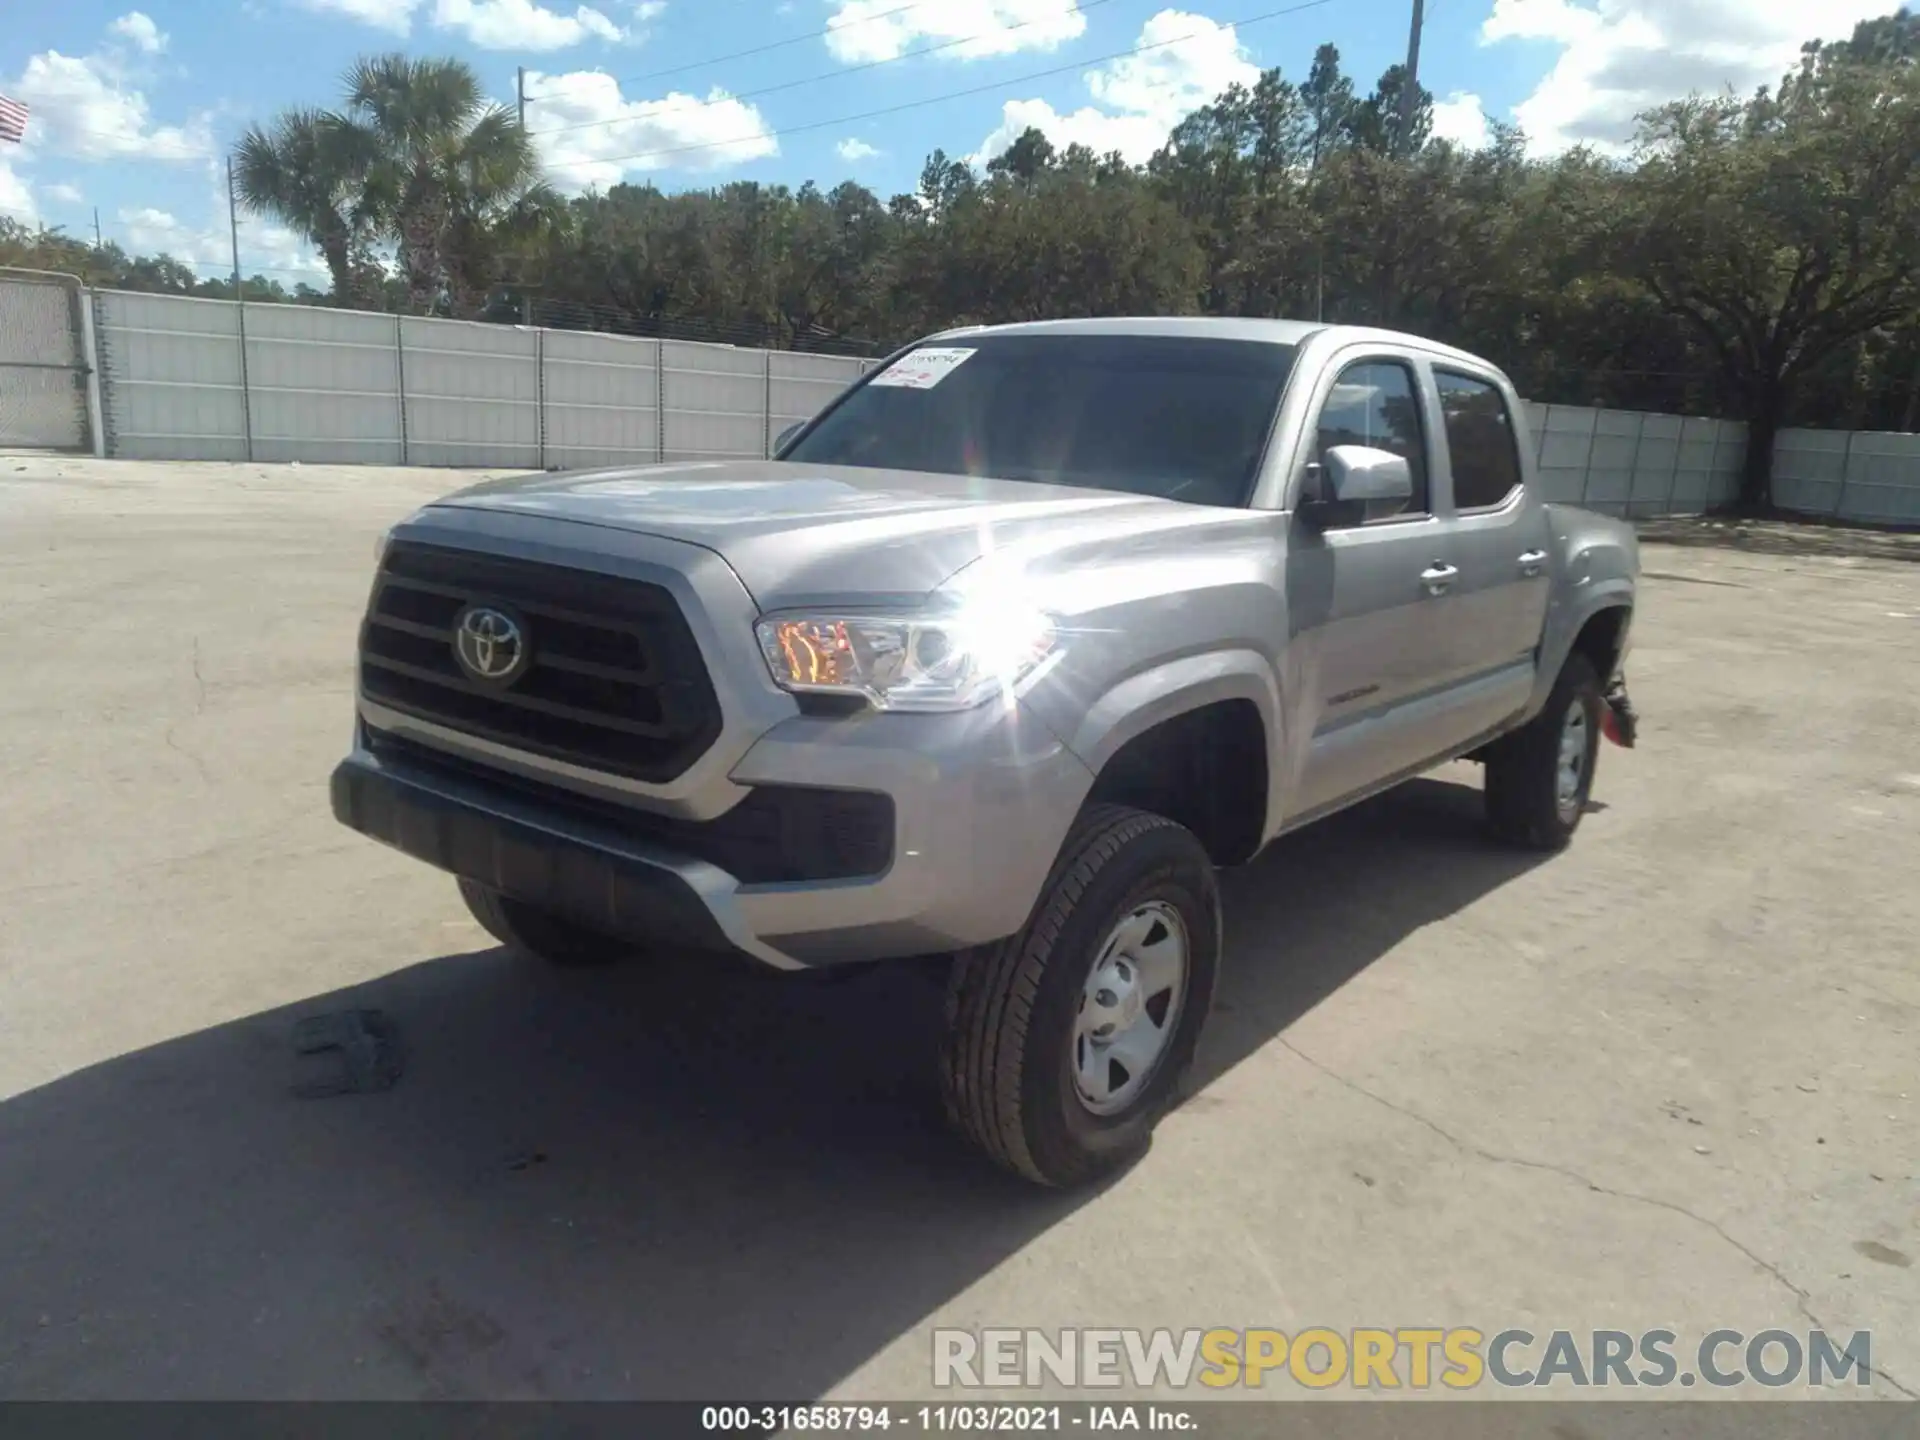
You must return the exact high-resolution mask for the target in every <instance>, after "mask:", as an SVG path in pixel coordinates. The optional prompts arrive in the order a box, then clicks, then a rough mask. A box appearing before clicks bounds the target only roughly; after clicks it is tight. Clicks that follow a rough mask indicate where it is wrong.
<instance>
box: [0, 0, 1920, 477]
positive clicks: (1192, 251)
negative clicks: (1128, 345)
mask: <svg viewBox="0 0 1920 1440" xmlns="http://www.w3.org/2000/svg"><path fill="white" fill-rule="evenodd" d="M1404 83H1405V75H1404V72H1403V70H1402V69H1401V67H1399V66H1395V67H1393V68H1391V69H1389V70H1388V71H1387V72H1386V73H1385V74H1384V75H1383V76H1382V77H1381V78H1380V80H1379V81H1378V82H1377V83H1376V85H1375V86H1374V87H1373V88H1372V90H1371V91H1369V92H1366V93H1364V94H1363V93H1361V92H1360V91H1359V90H1358V89H1357V88H1356V86H1355V84H1354V82H1353V81H1352V80H1351V79H1350V78H1349V77H1348V76H1346V75H1345V74H1344V73H1343V71H1342V68H1341V63H1340V56H1339V52H1338V50H1337V49H1335V47H1333V46H1331V45H1326V46H1322V47H1321V48H1320V49H1319V51H1318V52H1317V53H1316V55H1315V56H1314V60H1313V63H1312V66H1311V68H1310V70H1309V72H1308V73H1307V75H1306V76H1305V77H1304V78H1302V79H1300V80H1298V81H1295V80H1292V79H1289V78H1288V77H1287V76H1285V75H1284V74H1283V73H1282V72H1281V71H1280V70H1279V69H1273V70H1269V71H1267V72H1266V73H1264V74H1263V75H1261V76H1260V77H1259V79H1258V81H1257V82H1256V83H1255V84H1253V85H1251V86H1234V87H1232V88H1230V89H1229V90H1227V91H1226V92H1225V93H1223V94H1221V95H1220V96H1218V97H1217V98H1216V99H1215V100H1214V101H1213V102H1212V103H1211V104H1208V105H1206V106H1203V107H1202V108H1200V109H1199V110H1197V111H1195V112H1194V113H1193V114H1192V115H1190V116H1188V117H1187V118H1186V119H1185V120H1183V121H1181V122H1180V124H1179V125H1178V126H1176V127H1175V129H1174V130H1173V132H1172V133H1171V134H1170V135H1169V136H1168V138H1167V141H1166V143H1165V145H1164V146H1163V147H1162V148H1161V149H1160V150H1159V152H1158V153H1156V154H1155V155H1154V156H1153V157H1152V158H1151V159H1150V160H1149V161H1148V162H1147V163H1145V164H1144V165H1133V164H1129V163H1127V162H1126V161H1125V160H1124V159H1123V158H1122V157H1121V156H1119V155H1118V154H1107V155H1098V154H1095V153H1093V152H1091V151H1090V150H1087V149H1085V148H1084V147H1080V146H1070V147H1067V148H1065V149H1058V148H1056V147H1055V146H1054V145H1053V144H1052V143H1051V142H1050V141H1049V140H1048V139H1047V138H1046V136H1044V135H1043V134H1041V133H1040V132H1039V131H1037V130H1029V131H1028V132H1027V133H1025V134H1023V135H1021V136H1020V137H1019V138H1018V139H1016V140H1015V141H1014V142H1013V144H1012V145H1011V146H1009V147H1008V148H1007V150H1006V151H1005V152H1004V153H1002V154H1000V155H998V156H996V157H994V158H993V159H991V160H990V161H989V162H988V163H987V164H986V165H985V166H984V167H981V168H978V169H976V168H975V167H973V166H971V165H969V164H968V163H967V162H965V161H964V160H959V159H955V158H953V157H951V156H948V155H946V154H944V153H942V152H938V151H936V152H935V153H934V154H933V155H932V156H930V157H929V158H928V159H927V161H926V164H925V166H924V168H923V170H922V172H921V175H920V180H919V184H918V186H917V188H916V189H915V190H914V191H913V192H912V193H908V194H900V195H894V196H892V197H890V198H887V199H882V198H881V197H880V196H878V195H876V194H875V193H874V192H873V191H871V190H869V189H868V188H866V187H864V186H861V185H858V184H855V183H852V182H847V183H843V184H840V185H836V186H834V187H833V188H831V189H825V190H823V189H821V188H820V187H818V186H816V185H813V184H811V183H809V184H806V185H802V186H799V187H798V188H791V187H787V186H780V185H763V184H758V183H754V182H739V183H735V184H729V185H724V186H721V187H719V188H716V189H712V190H704V191H684V192H678V193H673V194H668V193H665V192H663V191H661V190H658V189H656V188H654V187H652V186H650V185H617V186H615V187H613V188H612V189H610V190H608V191H606V192H604V193H600V192H590V193H588V194H586V195H582V196H579V197H576V198H573V199H571V200H563V199H562V198H561V197H560V196H558V195H557V194H556V193H555V192H554V190H553V189H552V187H551V186H549V185H548V184H547V183H546V182H545V180H544V179H543V177H542V176H541V173H540V167H539V164H538V160H537V156H536V154H535V152H534V149H533V147H532V145H531V143H530V141H529V139H528V137H527V136H526V134H525V132H524V131H522V130H521V128H520V127H519V125H518V123H517V122H516V121H515V120H514V119H513V118H512V117H511V115H510V114H509V113H508V112H506V111H503V110H502V109H500V108H499V107H497V106H494V105H491V104H490V103H488V102H487V101H486V100H485V99H484V96H483V94H482V91H481V88H480V86H479V83H478V81H477V80H476V79H475V77H474V76H473V75H472V72H471V71H469V70H467V68H466V67H465V66H464V65H462V64H460V63H459V62H456V61H433V60H427V61H421V60H410V59H407V58H406V57H402V56H386V57H375V58H372V59H368V60H364V61H362V62H361V63H360V64H359V65H358V66H356V67H355V69H354V71H353V72H352V73H351V74H350V75H349V76H348V78H347V85H346V97H345V104H344V105H343V106H342V107H341V109H340V110H338V111H313V110H296V111H290V112H288V113H287V114H285V115H283V116H281V117H280V118H279V119H278V120H276V121H275V122H274V123H273V124H272V125H270V126H267V127H261V128H256V129H255V130H253V131H251V132H249V133H248V135H247V136H246V137H245V138H244V139H243V141H242V143H241V145H240V147H239V150H238V152H237V153H236V174H237V176H238V179H239V183H240V190H241V195H242V197H243V200H244V202H245V203H246V204H247V205H248V206H249V207H250V208H251V209H253V210H255V211H256V212H259V213H263V214H270V215H272V216H275V217H277V218H278V219H280V220H281V221H282V222H283V223H285V224H287V225H289V226H291V227H292V228H295V229H296V230H298V231H299V232H300V233H302V234H304V235H306V236H307V237H309V239H310V240H311V241H312V243H313V244H314V245H315V247H316V249H317V250H318V251H319V252H320V254H321V255H322V256H323V258H324V259H325V261H326V264H327V266H328V270H329V272H330V275H331V278H332V284H331V289H330V291H329V292H327V293H326V294H325V295H322V294H320V293H319V292H316V291H312V290H310V289H309V288H308V287H300V290H299V291H296V292H295V293H294V294H291V295H289V294H287V293H286V292H284V291H281V290H279V287H278V286H277V285H274V284H271V283H270V282H266V281H264V280H259V279H256V281H253V282H249V286H248V292H247V296H248V298H249V299H253V298H271V299H281V298H287V299H296V300H304V301H307V302H309V303H337V304H347V305H353V306H358V307H362V308H375V309H392V310H403V311H408V312H411V313H432V314H445V315H456V316H466V317H471V318H484V319H497V320H509V321H511V320H534V321H536V322H538V323H543V324H553V325H567V326H574V327H580V328H594V329H602V330H609V331H615V332H621V333H630V334H669V335H688V336H693V337H696V338H700V337H710V338H725V339H730V340H735V341H737V342H738V343H750V344H770V345H775V346H781V347H796V348H839V349H863V350H867V351H870V352H876V353H877V352H880V351H884V350H886V349H888V348H890V347H892V346H893V345H896V344H899V343H904V342H906V341H908V340H910V339H912V338H913V337H915V336H917V335H921V334H925V333H927V332H929V331H932V330H937V329H941V328H944V327H947V326H950V325H956V324H971V323H992V322H1000V321H1010V320H1025V319H1036V318H1042V317H1049V316H1083V315H1110V314H1163V313H1180V314H1186V313H1198V314H1218V315H1272V316H1291V317H1298V318H1306V319H1313V318H1323V319H1325V320H1327V321H1329V322H1342V323H1359V324H1374V325H1384V326H1388V327H1391V328H1394V329H1400V330H1407V331H1412V332H1415V333H1418V334H1424V335H1428V336H1432V337H1434V338H1436V339H1439V340H1444V341H1447V342H1449V343H1452V344H1456V345H1459V346H1461V347H1463V348H1465V349H1469V350H1472V351H1475V352H1477V353H1480V354H1484V355H1486V356H1488V357H1489V358H1491V359H1493V360H1494V361H1496V362H1497V363H1499V364H1500V365H1502V366H1503V367H1504V368H1506V369H1507V371H1508V372H1509V373H1510V374H1511V375H1512V376H1513V378H1514V381H1515V383H1516V385H1517V386H1518V387H1519V388H1520V390H1521V392H1522V393H1523V394H1525V395H1527V396H1528V397H1529V398H1531V399H1534V400H1542V401H1552V402H1561V403H1570V404H1583V405H1609V406H1619V407H1623V408H1633V409H1646V410H1658V411H1667V412H1677V413H1687V414H1708V415H1720V416H1726V417H1728V418H1736V419H1742V420H1745V421H1747V422H1748V424H1749V425H1750V427H1752V428H1751V432H1750V433H1751V441H1752V443H1751V444H1750V446H1749V467H1748V474H1747V476H1746V480H1745V484H1744V487H1743V494H1742V498H1743V501H1744V502H1745V503H1747V504H1749V505H1752V506H1764V505H1766V504H1767V503H1768V501H1769V498H1770V497H1769V486H1768V462H1769V460H1770V457H1771V452H1772V438H1773V435H1774V433H1775V432H1776V431H1777V429H1778V428H1780V427H1781V426H1784V425H1794V424H1811V425H1818V426H1830V427H1844V428H1853V429H1895V430H1909V431H1911V430H1915V429H1920V17H1917V16H1914V15H1912V14H1911V13H1909V12H1908V11H1905V10H1902V11H1901V12H1899V13H1898V14H1896V15H1891V16H1886V17H1883V18H1881V19H1878V20H1873V21H1869V22H1867V23H1865V24H1862V25H1861V26H1859V27H1858V28H1857V29H1856V30H1855V32H1854V33H1853V35H1852V36H1851V37H1850V38H1848V39H1846V40H1843V41H1839V42H1835V43H1828V44H1818V43H1810V44H1808V45H1807V46H1805V47H1804V48H1803V51H1802V55H1801V58H1800V62H1799V64H1798V65H1797V67H1796V68H1795V69H1794V70H1793V71H1792V72H1791V73H1789V74H1787V75H1786V76H1784V77H1783V78H1782V79H1781V80H1780V82H1779V83H1778V84H1776V85H1771V86H1766V87H1762V88H1761V89H1759V90H1758V91H1756V92H1755V93H1754V94H1752V95H1749V96H1744V97H1742V96H1736V95H1721V96H1700V95H1696V96H1692V97H1689V98H1687V99H1685V100H1680V101H1676V102H1674V103H1672V104H1669V105H1665V106H1662V107H1660V108H1658V109H1656V110H1653V111H1650V112H1648V113H1647V114H1646V115H1644V116H1642V117H1641V119H1640V122H1639V129H1638V134H1637V137H1636V140H1635V143H1634V145H1633V147H1632V149H1631V152H1630V154H1629V155H1628V156H1626V157H1625V158H1613V157H1609V156H1606V155H1603V154H1600V153H1597V152H1595V151H1593V150H1591V149H1576V150H1574V151H1571V152H1569V153H1566V154H1562V155H1558V156H1553V157H1548V158H1530V157H1529V156H1528V154H1527V152H1526V145H1525V142H1524V137H1523V136H1522V135H1521V134H1520V133H1519V132H1518V131H1517V130H1515V129H1513V128H1512V127H1508V126H1502V125H1499V124H1495V125H1493V126H1492V133H1491V137H1490V139H1489V141H1488V142H1487V143H1486V144H1484V145H1482V146H1480V147H1479V148H1473V149H1469V148H1466V147H1462V146H1460V145H1457V144H1453V143H1450V142H1448V141H1446V140H1442V139H1438V138H1435V137H1434V136H1433V134H1432V117H1433V100H1432V96H1431V95H1430V94H1429V93H1428V92H1426V91H1425V90H1424V89H1422V88H1419V87H1416V88H1415V93H1414V95H1413V97H1412V102H1411V104H1409V105H1407V106H1405V107H1403V106H1402V104H1401V97H1402V90H1403V87H1404ZM1403 116H1404V117H1407V120H1408V121H1409V122H1410V123H1406V124H1405V129H1404V133H1403ZM28 240H32V241H34V243H33V244H25V243H24V242H25V241H28ZM36 246H37V247H38V248H35V247H36ZM63 247H64V248H63ZM23 250H24V251H25V256H24V258H19V257H21V254H22V251H23ZM0 263H5V264H38V265H40V266H41V268H53V269H69V270H73V269H78V270H81V271H83V272H84V273H87V274H88V275H89V276H90V278H91V277H95V276H98V274H99V268H100V267H101V266H108V267H110V268H111V269H112V273H111V274H110V275H108V276H106V277H103V280H102V283H115V284H123V285H128V286H131V287H133V288H153V289H172V290H176V291H180V292H183V293H202V294H205V293H217V290H216V289H215V288H214V287H224V290H225V293H227V294H229V295H230V294H231V290H232V287H231V283H230V282H205V281H196V280H194V279H193V277H192V275H191V272H190V271H187V270H186V268H185V267H183V266H179V265H177V264H175V263H174V262H171V261H169V260H167V259H166V258H165V257H161V258H159V259H157V260H146V259H140V260H135V259H131V258H129V257H127V256H125V255H124V254H120V253H119V252H116V251H114V250H113V249H112V247H108V249H107V250H106V251H105V252H98V251H93V250H92V249H91V247H87V246H84V245H82V244H80V243H79V242H77V241H73V240H71V239H68V238H67V237H64V236H59V235H58V234H57V233H55V234H52V235H48V234H46V233H45V232H42V234H41V235H40V236H39V237H38V238H37V240H36V239H35V237H32V236H29V235H27V234H26V232H24V231H23V230H21V228H20V227H18V226H14V227H11V228H8V229H4V230H0ZM255 285H258V286H259V287H260V288H261V290H262V291H263V292H265V293H262V294H260V295H256V294H255V292H254V286H255ZM301 292H304V293H301Z"/></svg>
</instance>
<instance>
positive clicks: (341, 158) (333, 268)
mask: <svg viewBox="0 0 1920 1440" xmlns="http://www.w3.org/2000/svg"><path fill="white" fill-rule="evenodd" d="M371 159H372V156H371V154H370V153H369V152H368V150H367V147H366V146H365V145H364V144H363V143H362V137H361V136H360V135H358V134H357V133H356V132H355V131H353V130H352V129H351V128H350V127H348V126H347V125H345V124H344V123H343V122H342V121H341V119H340V117H339V116H337V115H333V114H329V113H328V112H326V111H320V110H289V111H287V112H286V113H285V114H283V115H282V116H280V118H279V119H277V120H275V121H274V122H273V127H272V129H271V130H263V129H261V128H260V127H259V126H258V125H254V126H251V127H249V128H248V130H247V132H246V134H245V135H243V136H241V138H240V145H239V148H238V149H237V150H236V151H235V152H234V172H233V178H234V183H235V185H236V187H237V188H238V190H239V192H240V202H241V204H242V205H244V206H245V207H246V208H247V209H248V210H251V211H252V212H253V213H255V214H256V215H261V214H265V215H275V216H278V217H279V218H280V219H281V220H282V221H284V222H285V223H286V224H287V225H289V226H291V227H292V228H293V229H295V230H297V231H299V232H300V233H301V234H302V235H305V236H306V237H307V238H308V239H309V240H311V241H312V242H313V243H314V245H315V246H316V247H318V249H319V251H320V254H321V257H322V259H324V260H325V261H326V266H327V272H328V273H329V274H330V275H331V276H332V277H333V296H334V304H336V305H350V304H352V303H353V301H354V299H355V297H356V295H357V293H358V292H359V290H360V288H361V287H360V285H359V284H358V281H359V279H360V278H361V276H360V274H359V273H358V272H359V271H360V270H361V269H362V268H364V267H365V266H366V265H367V263H368V261H367V255H366V252H367V248H368V244H369V242H370V240H371V233H370V232H371V229H372V226H373V224H374V221H375V218H376V217H375V216H374V215H373V213H372V212H371V211H370V210H369V208H368V207H367V204H366V174H367V167H368V164H369V162H370V161H371Z"/></svg>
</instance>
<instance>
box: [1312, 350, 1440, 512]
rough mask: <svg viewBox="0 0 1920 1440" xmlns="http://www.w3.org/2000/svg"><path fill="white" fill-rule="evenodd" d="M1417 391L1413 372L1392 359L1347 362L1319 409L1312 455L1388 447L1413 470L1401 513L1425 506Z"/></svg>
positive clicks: (1424, 466) (1424, 450)
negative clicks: (1345, 448)
mask: <svg viewBox="0 0 1920 1440" xmlns="http://www.w3.org/2000/svg"><path fill="white" fill-rule="evenodd" d="M1419 393H1420V392H1419V390H1418V389H1417V388H1416V386H1415V385H1414V380H1413V371H1411V370H1410V369H1408V368H1407V367H1406V366H1405V365H1401V364H1399V363H1397V362H1395V361H1392V360H1363V361H1361V362H1360V363H1359V364H1357V365H1349V366H1348V367H1347V368H1346V369H1344V370H1342V371H1341V372H1340V376H1339V378H1338V379H1337V380H1335V381H1334V382H1333V393H1332V394H1330V395H1328V396H1327V403H1326V405H1325V406H1324V407H1322V409H1321V411H1320V426H1319V431H1318V433H1317V434H1316V435H1315V436H1314V444H1313V450H1314V455H1313V458H1314V459H1316V460H1318V461H1319V462H1320V463H1321V464H1323V465H1324V464H1325V463H1326V460H1327V451H1329V450H1331V449H1332V448H1333V447H1334V446H1336V445H1366V446H1370V447H1371V448H1373V449H1375V450H1388V451H1391V452H1392V453H1393V454H1395V455H1398V456H1400V457H1401V458H1403V459H1404V460H1405V461H1406V462H1407V467H1408V469H1410V470H1411V471H1412V472H1413V499H1412V500H1411V501H1409V502H1408V503H1407V507H1406V509H1404V510H1402V511H1401V512H1400V514H1401V515H1419V514H1424V513H1426V511H1427V446H1426V442H1425V440H1424V439H1423V438H1422V436H1421V433H1420V402H1419V400H1418V399H1417V398H1416V397H1417V396H1418V395H1419Z"/></svg>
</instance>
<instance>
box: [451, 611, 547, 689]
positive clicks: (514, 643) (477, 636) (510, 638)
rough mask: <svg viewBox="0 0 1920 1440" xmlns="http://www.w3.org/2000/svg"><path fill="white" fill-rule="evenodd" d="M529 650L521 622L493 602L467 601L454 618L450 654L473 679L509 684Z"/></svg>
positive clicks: (520, 667)
mask: <svg viewBox="0 0 1920 1440" xmlns="http://www.w3.org/2000/svg"><path fill="white" fill-rule="evenodd" d="M531 657H532V651H531V649H530V648H529V647H528V645H527V634H526V631H525V630H524V629H522V628H521V625H520V622H519V621H518V620H516V619H514V618H513V616H511V615H509V614H508V613H507V612H506V611H504V610H501V609H498V608H496V607H495V606H492V605H469V606H467V608H466V609H464V610H462V611H461V612H460V613H459V614H458V615H457V616H455V617H454V621H453V658H454V659H456V660H458V661H459V662H460V668H461V669H462V670H464V671H466V672H467V674H469V675H471V676H472V677H473V678H474V679H476V680H484V681H486V682H487V683H488V684H491V685H510V684H512V683H513V682H514V681H515V680H517V679H518V678H519V677H520V672H521V671H523V670H525V669H526V668H527V661H528V660H529V659H530V658H531Z"/></svg>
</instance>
